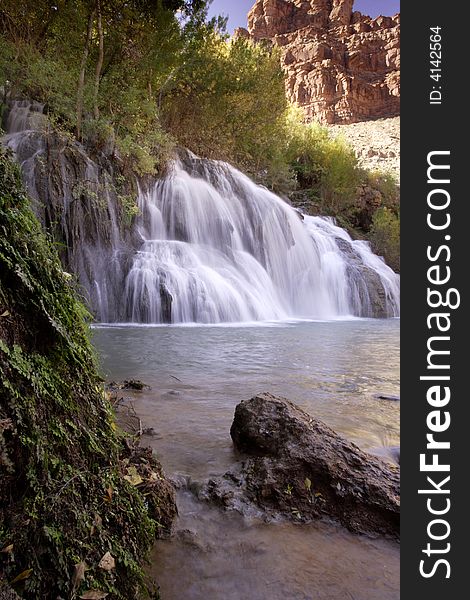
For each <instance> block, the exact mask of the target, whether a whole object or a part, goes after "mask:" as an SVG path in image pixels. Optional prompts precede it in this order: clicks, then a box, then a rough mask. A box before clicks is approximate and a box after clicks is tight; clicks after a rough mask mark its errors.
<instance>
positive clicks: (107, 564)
mask: <svg viewBox="0 0 470 600" xmlns="http://www.w3.org/2000/svg"><path fill="white" fill-rule="evenodd" d="M98 566H99V568H100V569H103V570H104V571H112V570H113V569H114V568H115V566H116V561H115V560H114V557H113V556H112V554H111V552H106V554H105V555H104V556H103V558H102V559H101V560H100V562H99V563H98Z"/></svg>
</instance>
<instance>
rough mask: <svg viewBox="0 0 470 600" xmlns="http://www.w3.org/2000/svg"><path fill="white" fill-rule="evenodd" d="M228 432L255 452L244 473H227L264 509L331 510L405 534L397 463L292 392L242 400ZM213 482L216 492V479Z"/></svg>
mask: <svg viewBox="0 0 470 600" xmlns="http://www.w3.org/2000/svg"><path fill="white" fill-rule="evenodd" d="M230 433H231V436H232V439H233V441H234V444H235V446H236V447H237V449H238V450H240V451H242V452H243V453H246V454H247V455H249V456H248V458H247V459H246V460H245V462H244V463H243V467H242V472H243V477H237V478H234V477H233V475H232V477H228V475H229V474H227V475H226V476H225V477H224V481H225V483H227V482H228V481H230V479H232V480H234V479H236V480H237V481H238V486H237V487H240V486H243V487H244V488H245V493H246V495H247V496H248V498H249V499H250V500H252V501H253V502H254V503H255V504H257V505H258V506H259V507H261V508H262V509H264V510H267V511H274V512H275V513H281V514H283V515H284V516H288V517H290V518H293V519H296V520H311V519H315V518H319V517H330V518H333V519H335V520H337V521H339V522H340V523H342V524H343V525H344V526H345V527H347V528H348V529H349V530H351V531H353V532H358V533H369V534H372V533H375V534H376V533H380V534H388V535H392V536H394V537H398V536H399V524H400V487H399V470H398V468H397V467H395V466H394V465H388V464H385V463H384V462H383V461H381V460H379V459H377V458H375V457H373V456H371V455H369V454H366V453H365V452H363V451H362V450H360V449H359V448H358V447H357V446H356V445H355V444H353V443H351V442H348V441H347V440H345V439H343V438H342V437H341V436H339V435H338V434H336V433H335V432H334V431H333V430H332V429H330V428H329V427H328V426H326V425H325V424H324V423H322V422H321V421H319V420H318V419H314V418H313V417H311V416H310V415H308V414H307V413H305V412H304V411H303V410H301V409H300V408H298V407H297V406H295V405H294V404H293V403H292V402H290V401H289V400H286V399H284V398H277V397H275V396H273V395H271V394H260V395H258V396H255V397H254V398H252V399H251V400H246V401H243V402H241V403H240V404H239V405H238V406H237V408H236V410H235V418H234V421H233V424H232V427H231V430H230ZM210 487H211V488H212V495H214V487H217V486H216V485H214V482H212V484H211V486H210ZM218 487H221V488H223V487H224V486H223V485H219V486H218ZM215 495H216V494H215ZM224 496H225V497H227V491H225V493H224Z"/></svg>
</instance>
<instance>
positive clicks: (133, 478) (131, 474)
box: [124, 466, 144, 486]
mask: <svg viewBox="0 0 470 600" xmlns="http://www.w3.org/2000/svg"><path fill="white" fill-rule="evenodd" d="M124 479H125V480H126V481H128V482H129V483H130V484H131V485H134V486H136V485H140V484H141V483H143V481H144V480H143V479H142V477H141V476H140V475H139V473H138V472H137V469H136V468H135V467H134V466H132V467H129V468H128V469H127V475H124Z"/></svg>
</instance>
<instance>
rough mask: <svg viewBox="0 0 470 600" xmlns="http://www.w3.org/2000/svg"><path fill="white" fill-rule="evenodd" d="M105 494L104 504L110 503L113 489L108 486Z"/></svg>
mask: <svg viewBox="0 0 470 600" xmlns="http://www.w3.org/2000/svg"><path fill="white" fill-rule="evenodd" d="M106 494H107V496H105V497H104V498H103V500H104V501H105V502H111V501H112V499H113V488H112V487H111V486H109V488H108V489H107V490H106Z"/></svg>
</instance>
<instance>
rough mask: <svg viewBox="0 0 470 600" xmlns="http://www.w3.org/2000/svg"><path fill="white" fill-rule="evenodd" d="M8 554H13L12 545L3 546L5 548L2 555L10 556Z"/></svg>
mask: <svg viewBox="0 0 470 600" xmlns="http://www.w3.org/2000/svg"><path fill="white" fill-rule="evenodd" d="M10 552H13V544H10V545H9V546H5V548H3V550H2V554H10Z"/></svg>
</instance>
